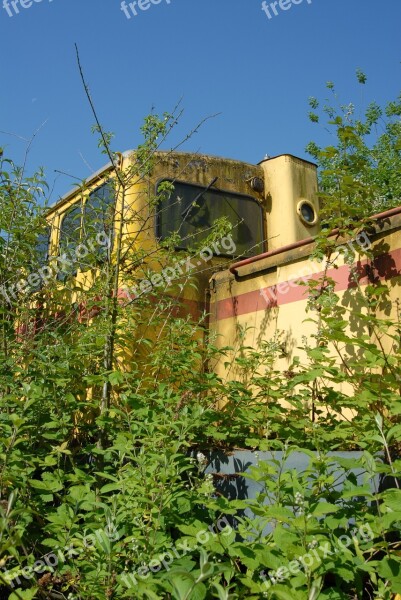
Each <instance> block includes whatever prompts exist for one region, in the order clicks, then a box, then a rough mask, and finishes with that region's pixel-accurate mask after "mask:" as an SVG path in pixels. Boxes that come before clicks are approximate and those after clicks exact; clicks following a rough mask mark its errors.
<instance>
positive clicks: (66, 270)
mask: <svg viewBox="0 0 401 600" xmlns="http://www.w3.org/2000/svg"><path fill="white" fill-rule="evenodd" d="M81 216H82V209H81V204H79V205H76V206H74V207H73V208H71V209H70V210H69V211H68V212H67V214H66V215H65V216H64V218H63V220H62V222H61V227H60V257H61V258H63V255H65V257H66V259H67V260H60V261H59V265H58V266H59V268H60V272H59V274H58V276H57V277H58V279H60V280H61V281H65V279H66V278H67V277H68V275H75V274H76V272H77V268H78V262H79V261H78V258H77V254H76V249H77V248H78V246H79V244H80V237H81Z"/></svg>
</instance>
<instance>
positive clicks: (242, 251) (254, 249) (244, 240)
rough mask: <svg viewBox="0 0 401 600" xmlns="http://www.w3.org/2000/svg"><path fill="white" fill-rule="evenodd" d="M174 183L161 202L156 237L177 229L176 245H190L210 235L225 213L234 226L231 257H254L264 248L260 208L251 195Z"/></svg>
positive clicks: (164, 236) (166, 235) (167, 235)
mask: <svg viewBox="0 0 401 600" xmlns="http://www.w3.org/2000/svg"><path fill="white" fill-rule="evenodd" d="M165 181H170V180H165ZM173 183H174V192H172V193H171V195H170V196H169V198H168V199H167V200H165V201H163V203H162V205H161V206H160V211H159V214H158V219H157V236H158V237H159V238H160V239H161V240H163V239H166V238H167V237H169V236H170V235H171V234H173V233H174V232H178V234H179V237H180V242H179V245H178V246H177V248H183V249H184V248H188V247H192V246H193V245H194V243H196V244H198V243H199V242H201V241H202V240H204V239H205V238H206V237H207V236H208V235H210V233H211V227H212V226H213V224H214V222H215V221H216V219H219V218H221V217H223V216H225V217H227V219H228V220H229V221H230V223H231V224H232V226H233V228H232V232H231V235H232V237H233V240H234V243H235V246H236V250H235V253H234V256H254V255H256V254H260V253H261V252H263V251H264V243H263V211H262V208H261V206H260V205H259V204H258V202H257V201H256V200H255V199H254V198H252V197H251V196H245V195H242V194H234V193H232V192H226V191H223V190H216V189H206V188H205V187H202V186H198V185H192V184H188V183H183V182H173ZM222 254H223V253H222Z"/></svg>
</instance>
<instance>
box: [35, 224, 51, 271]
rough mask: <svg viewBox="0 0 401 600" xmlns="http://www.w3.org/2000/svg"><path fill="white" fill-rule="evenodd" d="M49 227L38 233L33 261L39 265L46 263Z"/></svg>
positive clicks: (42, 265) (47, 258)
mask: <svg viewBox="0 0 401 600" xmlns="http://www.w3.org/2000/svg"><path fill="white" fill-rule="evenodd" d="M49 243H50V227H46V229H45V231H43V232H42V233H39V235H38V236H37V239H36V246H35V263H36V264H37V265H38V266H39V267H44V266H45V265H47V262H48V260H49Z"/></svg>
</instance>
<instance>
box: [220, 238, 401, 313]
mask: <svg viewBox="0 0 401 600" xmlns="http://www.w3.org/2000/svg"><path fill="white" fill-rule="evenodd" d="M306 264H307V263H306ZM353 267H354V270H355V272H354V273H352V274H351V270H350V267H349V266H348V265H343V266H341V267H339V268H338V269H328V271H327V276H328V277H330V278H331V279H333V280H334V281H335V282H336V285H335V291H336V292H339V291H343V290H348V289H351V288H353V287H356V285H357V282H358V283H359V284H360V285H367V284H368V283H369V282H370V283H373V282H378V281H381V280H389V279H392V278H393V277H397V276H399V275H401V270H400V268H401V248H398V249H397V250H393V251H392V252H390V253H387V254H382V255H381V256H378V257H376V258H375V259H374V260H373V261H370V260H368V259H366V260H363V261H358V262H356V263H354V265H353ZM323 274H324V271H320V272H319V273H315V274H313V275H311V276H307V275H304V276H302V277H305V278H306V279H314V280H318V279H319V278H321V277H322V275H323ZM300 278H301V277H300V276H298V277H296V278H294V279H289V280H288V281H285V282H280V283H279V284H277V285H273V286H270V287H265V288H261V289H258V290H253V291H252V292H245V293H244V294H240V295H238V296H232V297H230V298H225V299H224V300H218V301H217V303H216V304H217V306H216V312H215V313H214V314H215V317H214V318H215V320H220V319H228V318H231V317H234V316H239V315H246V314H249V313H251V312H257V311H260V310H266V309H269V308H273V307H276V306H282V305H284V304H290V303H291V302H298V301H300V300H306V298H307V293H308V288H307V287H305V286H304V285H297V282H299V280H300ZM284 285H287V286H288V287H287V288H284ZM280 286H282V289H281V290H280V289H279V288H280ZM285 289H286V291H285ZM212 313H213V311H212Z"/></svg>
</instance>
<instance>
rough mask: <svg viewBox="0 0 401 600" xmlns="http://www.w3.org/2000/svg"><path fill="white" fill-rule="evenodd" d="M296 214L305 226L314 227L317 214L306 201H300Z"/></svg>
mask: <svg viewBox="0 0 401 600" xmlns="http://www.w3.org/2000/svg"><path fill="white" fill-rule="evenodd" d="M297 213H298V215H299V217H300V219H301V221H302V222H303V223H304V224H305V225H309V226H310V225H315V224H316V222H317V214H316V211H315V207H314V206H313V204H312V203H311V202H309V201H308V200H301V202H300V203H299V204H298V206H297Z"/></svg>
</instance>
